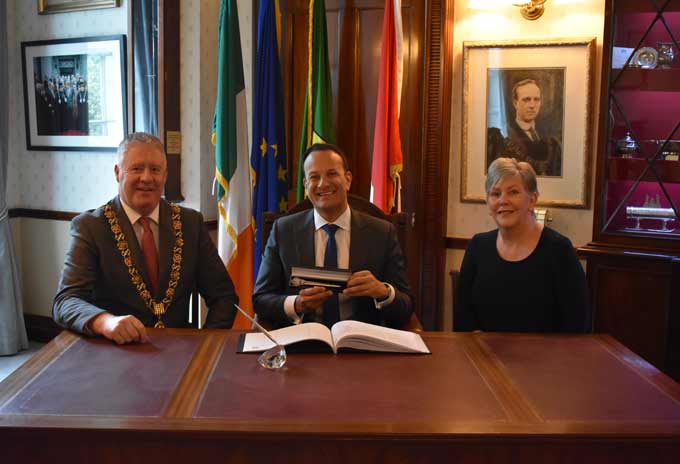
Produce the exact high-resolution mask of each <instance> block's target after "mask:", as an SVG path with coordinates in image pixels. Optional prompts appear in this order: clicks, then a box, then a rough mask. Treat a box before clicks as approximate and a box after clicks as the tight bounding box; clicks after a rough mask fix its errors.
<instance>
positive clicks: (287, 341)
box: [243, 322, 335, 353]
mask: <svg viewBox="0 0 680 464" xmlns="http://www.w3.org/2000/svg"><path fill="white" fill-rule="evenodd" d="M269 334H270V335H271V336H272V338H274V340H276V341H277V342H278V344H279V345H283V346H287V345H291V344H293V343H298V342H302V341H305V340H319V341H322V342H324V343H326V344H327V345H328V346H330V347H331V348H332V349H333V352H335V344H334V343H333V337H332V335H331V331H330V330H328V328H327V327H326V326H325V325H323V324H319V323H317V322H306V323H304V324H298V325H292V326H290V327H284V328H283V329H277V330H272V331H270V332H269ZM273 347H274V344H273V343H272V341H271V340H269V339H268V338H267V336H266V335H265V334H263V333H249V334H246V337H245V341H244V343H243V352H244V353H257V352H259V351H266V350H268V349H269V348H273Z"/></svg>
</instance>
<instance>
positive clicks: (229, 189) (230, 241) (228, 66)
mask: <svg viewBox="0 0 680 464" xmlns="http://www.w3.org/2000/svg"><path fill="white" fill-rule="evenodd" d="M217 63H218V64H217V101H216V102H215V117H214V119H213V134H212V141H213V144H214V145H215V179H216V181H217V210H218V212H219V219H218V238H217V242H218V243H217V249H218V251H219V253H220V256H221V257H222V261H224V264H225V266H226V267H227V271H228V272H229V275H230V277H231V280H232V281H233V282H234V287H235V288H236V293H237V295H238V297H239V302H240V306H241V307H242V308H244V309H245V310H246V311H247V312H248V313H250V314H251V315H252V314H253V307H252V295H253V228H252V201H251V198H252V183H251V178H250V152H249V150H248V126H247V121H248V118H247V116H246V88H245V82H244V78H243V60H242V57H241V36H240V30H239V25H238V11H237V9H236V0H222V1H221V4H220V18H219V32H218V59H217ZM234 328H235V329H236V328H239V329H247V328H250V322H248V321H247V320H246V319H245V318H244V317H243V316H242V315H241V314H237V316H236V321H235V322H234Z"/></svg>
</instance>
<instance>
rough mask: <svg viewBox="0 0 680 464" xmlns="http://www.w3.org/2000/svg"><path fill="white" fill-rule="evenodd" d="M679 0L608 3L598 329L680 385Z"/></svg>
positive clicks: (597, 226)
mask: <svg viewBox="0 0 680 464" xmlns="http://www.w3.org/2000/svg"><path fill="white" fill-rule="evenodd" d="M679 40H680V0H608V1H607V3H606V14H605V31H604V43H603V53H602V56H603V66H602V87H601V102H600V112H601V114H600V125H599V127H600V134H599V144H598V159H597V173H596V176H597V177H596V189H595V192H596V196H595V205H594V230H593V242H591V243H589V244H588V245H587V246H585V247H582V248H580V249H579V252H580V254H581V256H582V257H583V258H585V259H586V262H587V271H588V280H589V286H590V291H591V301H592V304H593V327H594V330H595V331H596V332H608V333H611V334H612V335H613V336H614V337H616V338H618V339H619V340H620V341H622V342H623V343H624V344H625V345H627V346H628V347H629V348H630V349H631V350H633V351H635V352H637V353H638V354H640V355H641V356H642V357H644V358H645V359H646V360H647V361H649V362H651V363H652V364H654V365H655V366H657V367H658V368H660V369H662V370H663V371H665V372H666V373H668V374H670V375H671V376H673V377H675V378H676V379H680V317H679V316H680V214H679V213H680V56H679V55H680V42H679Z"/></svg>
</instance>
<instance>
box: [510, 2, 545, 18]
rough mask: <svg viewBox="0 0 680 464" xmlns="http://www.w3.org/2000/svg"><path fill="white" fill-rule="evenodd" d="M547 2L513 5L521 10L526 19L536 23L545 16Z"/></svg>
mask: <svg viewBox="0 0 680 464" xmlns="http://www.w3.org/2000/svg"><path fill="white" fill-rule="evenodd" d="M545 2H546V0H525V1H513V2H512V4H513V5H515V6H518V7H520V8H521V10H520V13H522V17H523V18H524V19H528V20H529V21H534V20H536V19H538V18H540V17H541V16H542V15H543V11H544V10H545V6H544V4H545Z"/></svg>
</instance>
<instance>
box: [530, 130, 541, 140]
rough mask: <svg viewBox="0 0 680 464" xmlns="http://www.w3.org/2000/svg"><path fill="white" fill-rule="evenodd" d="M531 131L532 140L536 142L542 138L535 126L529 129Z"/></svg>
mask: <svg viewBox="0 0 680 464" xmlns="http://www.w3.org/2000/svg"><path fill="white" fill-rule="evenodd" d="M529 132H530V133H531V140H533V141H534V142H538V141H539V140H540V137H539V136H538V132H536V129H534V128H533V127H532V128H531V129H529Z"/></svg>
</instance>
